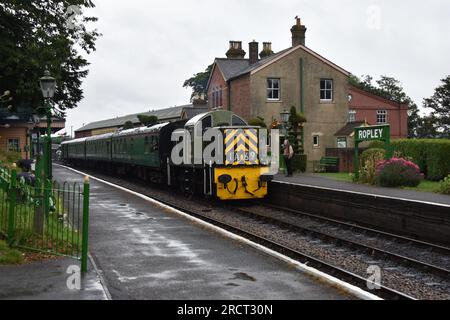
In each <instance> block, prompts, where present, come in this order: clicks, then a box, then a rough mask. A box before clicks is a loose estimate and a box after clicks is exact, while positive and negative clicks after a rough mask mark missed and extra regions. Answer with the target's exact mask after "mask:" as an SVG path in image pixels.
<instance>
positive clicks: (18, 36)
mask: <svg viewBox="0 0 450 320" xmlns="http://www.w3.org/2000/svg"><path fill="white" fill-rule="evenodd" d="M93 7H94V4H93V2H92V1H91V0H70V1H62V0H46V1H41V0H4V1H2V2H1V3H0V91H4V90H9V91H11V96H12V97H13V98H14V100H13V103H14V107H18V106H31V107H32V108H34V109H37V108H38V107H39V106H41V105H42V93H41V91H40V89H39V83H38V81H39V78H40V77H42V75H43V73H44V70H45V67H46V66H48V68H49V70H50V72H51V74H52V76H53V77H55V78H56V79H57V86H58V87H57V90H56V93H55V97H54V99H53V101H54V102H55V108H56V110H59V111H60V113H64V111H65V110H67V109H72V108H74V107H76V106H77V104H78V102H79V101H80V100H81V99H82V98H83V91H82V89H81V84H82V79H84V78H85V77H86V76H87V75H88V70H87V66H88V65H89V63H88V61H87V60H86V59H85V58H84V57H83V56H82V54H90V53H91V52H92V51H94V50H95V41H96V39H97V38H98V37H99V36H100V34H99V33H98V32H97V30H96V29H93V30H88V29H87V26H86V25H87V24H89V23H92V22H95V21H97V18H95V17H90V16H86V15H84V14H83V12H82V10H84V9H87V8H93ZM77 8H79V9H81V11H80V14H79V15H76V14H72V13H71V11H70V10H71V9H77ZM68 10H69V11H68ZM77 10H78V9H77ZM71 17H74V19H72V18H71ZM68 22H71V23H72V24H68Z"/></svg>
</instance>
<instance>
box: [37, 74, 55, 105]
mask: <svg viewBox="0 0 450 320" xmlns="http://www.w3.org/2000/svg"><path fill="white" fill-rule="evenodd" d="M39 82H40V85H41V91H42V95H43V96H44V98H45V99H48V98H50V99H51V98H53V96H54V95H55V90H56V79H55V78H53V77H51V76H50V71H48V69H45V72H44V76H43V77H42V78H40V79H39Z"/></svg>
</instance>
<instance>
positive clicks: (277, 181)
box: [273, 180, 450, 208]
mask: <svg viewBox="0 0 450 320" xmlns="http://www.w3.org/2000/svg"><path fill="white" fill-rule="evenodd" d="M273 182H276V183H281V184H286V185H291V186H301V187H309V188H316V189H322V190H332V191H341V192H346V193H354V194H360V195H363V196H371V197H374V198H386V199H392V200H402V201H408V202H417V203H423V204H431V205H435V206H439V207H445V208H450V204H445V203H438V202H431V201H422V200H415V199H405V198H396V197H390V196H386V195H382V194H370V193H365V192H359V191H352V190H345V189H336V188H330V187H321V186H313V185H309V184H303V183H292V182H287V181H280V180H274V181H273Z"/></svg>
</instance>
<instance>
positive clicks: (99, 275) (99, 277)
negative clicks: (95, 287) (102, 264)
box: [88, 253, 112, 300]
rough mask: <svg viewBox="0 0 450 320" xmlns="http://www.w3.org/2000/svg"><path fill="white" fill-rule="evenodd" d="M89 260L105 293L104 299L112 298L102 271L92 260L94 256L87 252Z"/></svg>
mask: <svg viewBox="0 0 450 320" xmlns="http://www.w3.org/2000/svg"><path fill="white" fill-rule="evenodd" d="M88 257H89V260H90V261H91V264H92V267H93V268H94V270H95V272H96V273H97V277H98V279H99V281H100V284H101V285H102V288H103V294H104V295H105V300H112V296H111V293H110V292H109V289H108V287H107V286H106V281H105V278H104V277H103V271H102V270H100V269H99V268H98V267H97V264H96V263H95V261H94V257H93V256H92V255H91V253H88Z"/></svg>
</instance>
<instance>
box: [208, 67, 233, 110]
mask: <svg viewBox="0 0 450 320" xmlns="http://www.w3.org/2000/svg"><path fill="white" fill-rule="evenodd" d="M214 92H217V95H218V97H220V92H222V99H221V100H222V107H223V108H224V109H225V110H227V109H228V105H229V104H228V86H227V83H226V82H225V80H224V78H223V76H222V73H221V72H220V70H219V68H218V67H216V68H214V71H213V74H212V76H211V82H210V84H209V87H208V109H209V110H211V109H212V108H213V107H214ZM217 103H218V106H220V101H219V102H217Z"/></svg>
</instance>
